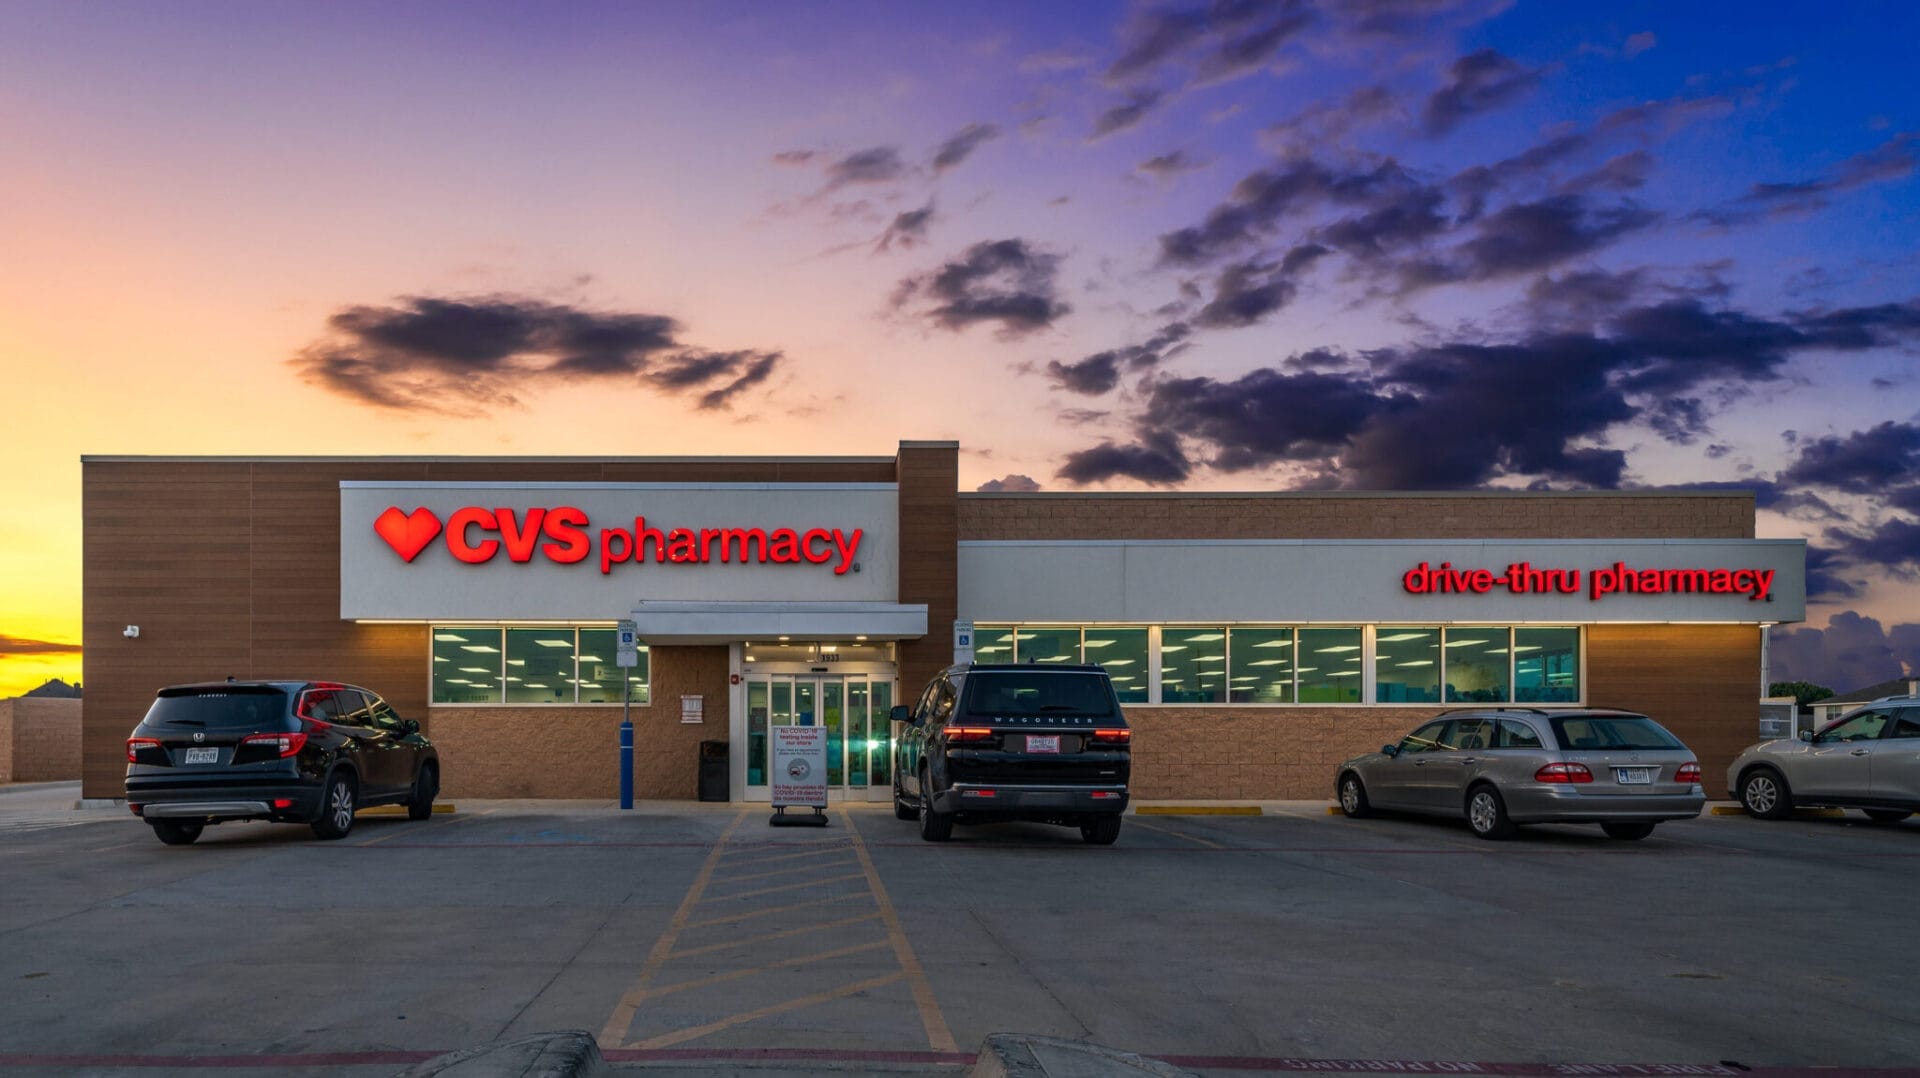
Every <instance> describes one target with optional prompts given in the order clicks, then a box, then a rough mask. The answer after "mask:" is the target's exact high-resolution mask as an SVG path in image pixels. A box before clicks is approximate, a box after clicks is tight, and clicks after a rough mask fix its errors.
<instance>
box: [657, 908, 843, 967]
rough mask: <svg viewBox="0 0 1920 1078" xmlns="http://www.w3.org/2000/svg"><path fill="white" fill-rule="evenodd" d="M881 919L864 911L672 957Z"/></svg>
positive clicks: (736, 947) (687, 956)
mask: <svg viewBox="0 0 1920 1078" xmlns="http://www.w3.org/2000/svg"><path fill="white" fill-rule="evenodd" d="M879 919H880V915H879V914H877V913H863V914H861V915H860V916H858V917H842V918H841V919H840V920H838V921H822V922H820V923H819V924H817V925H802V926H800V927H799V928H789V929H785V930H783V931H780V932H769V933H767V934H766V935H764V936H748V937H746V938H745V939H732V940H727V941H726V942H724V943H710V944H708V945H706V946H705V947H689V948H687V949H686V950H684V951H675V952H673V955H672V957H674V958H691V957H693V956H694V955H697V954H712V953H713V952H715V951H735V950H739V949H740V948H742V947H757V946H759V945H760V944H762V943H771V942H773V941H774V940H783V939H786V938H787V937H789V936H804V935H806V934H807V933H808V932H824V931H826V930H827V929H829V928H845V927H846V926H848V925H857V924H860V923H861V922H863V921H878V920H879ZM689 927H691V926H689Z"/></svg>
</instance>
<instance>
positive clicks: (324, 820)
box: [313, 772, 356, 839]
mask: <svg viewBox="0 0 1920 1078" xmlns="http://www.w3.org/2000/svg"><path fill="white" fill-rule="evenodd" d="M355 792H356V789H355V785H354V781H353V776H352V775H349V774H345V773H343V772H336V773H335V774H334V776H333V777H332V778H331V779H329V780H327V792H326V794H325V795H323V796H322V797H321V798H320V816H319V818H318V819H316V820H314V821H313V833H314V835H315V836H316V837H319V838H324V839H336V838H346V837H347V832H349V831H351V830H353V810H354V805H355V801H354V795H355Z"/></svg>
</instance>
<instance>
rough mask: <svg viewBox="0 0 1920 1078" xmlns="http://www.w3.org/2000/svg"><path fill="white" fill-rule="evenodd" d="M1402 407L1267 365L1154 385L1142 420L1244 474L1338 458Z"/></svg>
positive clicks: (1362, 385)
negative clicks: (1222, 377)
mask: <svg viewBox="0 0 1920 1078" xmlns="http://www.w3.org/2000/svg"><path fill="white" fill-rule="evenodd" d="M1398 403H1399V401H1398V400H1397V399H1396V398H1395V397H1394V396H1392V395H1389V394H1384V393H1380V392H1377V391H1376V390H1375V389H1374V388H1373V387H1372V386H1370V385H1368V384H1367V383H1366V382H1364V381H1360V380H1356V379H1352V378H1346V377H1342V376H1339V375H1332V374H1320V373H1316V372H1312V371H1307V372H1302V373H1296V374H1282V373H1280V372H1279V371H1275V370H1272V369H1266V368H1263V369H1261V370H1256V371H1253V372H1252V373H1250V374H1247V375H1245V376H1243V377H1241V378H1237V379H1235V380H1233V381H1231V382H1222V381H1218V380H1215V379H1212V378H1170V379H1166V380H1164V381H1161V382H1158V383H1155V384H1154V386H1153V390H1152V393H1151V395H1150V396H1149V397H1148V400H1147V406H1146V409H1145V411H1144V413H1143V414H1142V420H1141V421H1142V423H1143V424H1144V425H1145V426H1146V427H1147V428H1149V429H1152V430H1155V431H1163V432H1169V433H1172V434H1178V435H1181V436H1183V437H1187V438H1192V439H1194V440H1196V441H1198V442H1200V443H1202V444H1205V445H1208V446H1210V447H1211V448H1212V449H1213V451H1214V456H1213V460H1212V464H1213V466H1214V467H1216V468H1219V469H1221V470H1223V471H1241V470H1243V469H1246V468H1251V467H1256V466H1260V465H1264V464H1271V463H1274V462H1276V461H1288V460H1292V461H1303V460H1318V459H1322V458H1325V457H1329V456H1332V455H1334V454H1336V453H1338V452H1339V451H1340V450H1341V449H1342V448H1344V447H1345V446H1346V445H1347V443H1348V442H1349V441H1350V440H1351V439H1352V438H1353V437H1354V435H1355V434H1357V433H1358V432H1359V431H1360V430H1361V429H1362V428H1363V427H1365V426H1366V424H1367V423H1368V422H1369V421H1370V420H1372V419H1374V418H1375V417H1377V416H1379V415H1381V414H1383V413H1384V412H1386V411H1388V410H1389V409H1391V408H1393V407H1395V406H1396V405H1397V404H1398Z"/></svg>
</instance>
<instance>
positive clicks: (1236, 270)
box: [1194, 244, 1329, 329]
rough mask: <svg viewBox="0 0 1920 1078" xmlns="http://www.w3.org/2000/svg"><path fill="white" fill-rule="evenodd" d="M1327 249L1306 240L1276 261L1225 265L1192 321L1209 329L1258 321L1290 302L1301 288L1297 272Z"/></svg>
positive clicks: (1300, 272)
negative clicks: (1206, 299)
mask: <svg viewBox="0 0 1920 1078" xmlns="http://www.w3.org/2000/svg"><path fill="white" fill-rule="evenodd" d="M1328 253H1329V252H1328V250H1327V248H1325V247H1322V246H1320V245H1319V244H1305V245H1302V246H1299V247H1295V248H1294V249H1293V250H1291V251H1288V252H1287V254H1286V257H1285V258H1282V259H1281V260H1280V261H1279V262H1240V263H1236V264H1234V265H1230V266H1227V267H1226V268H1225V269H1223V270H1221V271H1220V275H1219V277H1218V278H1216V279H1215V280H1214V283H1213V298H1212V299H1210V300H1208V301H1207V305H1206V306H1205V307H1203V308H1201V309H1200V313H1199V314H1198V315H1197V316H1195V318H1194V322H1195V323H1197V324H1198V325H1201V326H1205V327H1207V328H1209V329H1227V328H1238V327H1243V326H1251V325H1256V324H1258V323H1259V322H1261V321H1262V320H1264V319H1265V318H1266V317H1267V316H1268V315H1270V314H1272V313H1273V312H1275V311H1277V310H1279V309H1281V308H1282V307H1285V306H1286V305H1287V304H1289V303H1291V302H1293V297H1294V296H1295V295H1297V294H1298V293H1299V290H1300V285H1299V277H1300V275H1301V274H1302V273H1303V272H1305V271H1306V269H1307V268H1308V267H1310V266H1312V265H1313V263H1314V262H1316V261H1318V260H1319V259H1320V258H1321V257H1323V256H1325V255H1326V254H1328Z"/></svg>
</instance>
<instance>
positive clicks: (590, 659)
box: [580, 655, 607, 663]
mask: <svg viewBox="0 0 1920 1078" xmlns="http://www.w3.org/2000/svg"><path fill="white" fill-rule="evenodd" d="M580 661H581V662H583V663H603V662H606V661H607V660H605V659H602V658H601V657H600V656H598V655H582V656H580Z"/></svg>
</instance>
